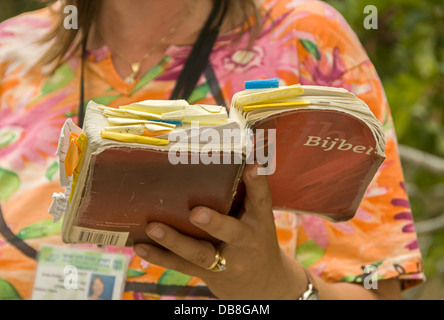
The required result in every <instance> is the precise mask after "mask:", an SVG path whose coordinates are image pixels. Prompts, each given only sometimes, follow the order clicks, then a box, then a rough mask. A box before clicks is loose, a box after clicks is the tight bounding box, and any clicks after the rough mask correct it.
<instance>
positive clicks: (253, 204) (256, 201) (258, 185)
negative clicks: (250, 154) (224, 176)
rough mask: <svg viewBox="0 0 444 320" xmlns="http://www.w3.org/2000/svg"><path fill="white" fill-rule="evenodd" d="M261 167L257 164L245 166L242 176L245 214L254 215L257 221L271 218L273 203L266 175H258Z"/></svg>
mask: <svg viewBox="0 0 444 320" xmlns="http://www.w3.org/2000/svg"><path fill="white" fill-rule="evenodd" d="M261 167H262V166H261V165H259V164H254V165H247V166H246V167H245V170H244V172H243V176H242V179H243V181H244V183H245V188H246V196H245V203H244V206H245V211H246V213H247V214H248V213H249V212H252V213H254V215H255V216H256V217H257V218H259V219H261V218H265V217H269V218H270V217H273V214H272V207H273V203H272V196H271V190H270V186H269V184H268V178H267V176H266V175H259V174H258V169H260V168H261ZM269 218H268V219H269Z"/></svg>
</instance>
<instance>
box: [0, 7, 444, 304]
mask: <svg viewBox="0 0 444 320" xmlns="http://www.w3.org/2000/svg"><path fill="white" fill-rule="evenodd" d="M93 1H95V0H93ZM325 2H327V3H329V4H330V5H332V6H333V7H335V8H336V9H337V10H338V11H339V12H340V13H341V14H342V15H343V16H344V17H345V19H346V20H347V21H348V23H349V24H350V25H351V27H352V28H353V30H354V31H355V32H356V33H357V35H358V37H359V38H360V40H361V42H362V44H363V46H364V47H365V49H366V50H367V53H368V55H369V56H370V59H371V60H372V62H373V63H374V65H375V67H376V69H377V71H378V73H379V76H380V78H381V80H382V82H383V85H384V88H385V90H386V94H387V98H388V101H389V103H390V106H391V109H392V114H393V118H394V121H395V128H396V132H397V135H398V140H399V143H400V144H404V145H408V146H412V147H415V148H417V149H419V150H422V151H425V152H428V153H431V154H435V155H437V156H440V157H444V2H443V0H421V1H418V0H390V1H387V0H372V1H364V0H326V1H325ZM367 5H373V6H375V7H376V9H377V19H378V27H377V29H368V30H367V29H366V28H365V27H364V24H363V22H364V19H365V18H366V17H367V16H368V13H367V14H366V13H364V8H365V6H367ZM41 6H42V4H41V2H40V1H37V0H2V1H1V2H0V21H3V20H5V19H7V18H9V17H11V16H14V15H16V14H18V13H20V12H23V11H29V10H34V9H36V8H38V7H41ZM403 165H404V173H405V176H406V184H407V189H408V191H409V195H410V200H411V204H412V211H413V214H414V217H415V221H417V222H421V221H424V220H428V219H431V218H434V217H437V216H439V215H444V175H443V174H441V175H440V174H436V173H433V172H431V171H430V170H427V169H426V168H422V167H418V166H415V165H412V164H410V163H404V162H403ZM419 243H420V247H421V251H422V253H423V257H424V268H425V273H426V275H427V277H428V279H429V281H428V282H430V281H431V280H433V281H435V283H436V284H437V285H435V286H432V289H430V290H432V291H433V290H434V292H433V293H431V294H430V296H428V295H427V294H425V293H424V289H417V291H416V292H414V294H411V295H410V296H409V297H412V298H423V297H425V298H440V299H443V298H444V289H443V288H444V285H443V283H444V281H443V279H444V230H443V229H442V228H441V229H437V230H435V231H433V232H430V233H426V234H420V235H419ZM435 287H436V288H435Z"/></svg>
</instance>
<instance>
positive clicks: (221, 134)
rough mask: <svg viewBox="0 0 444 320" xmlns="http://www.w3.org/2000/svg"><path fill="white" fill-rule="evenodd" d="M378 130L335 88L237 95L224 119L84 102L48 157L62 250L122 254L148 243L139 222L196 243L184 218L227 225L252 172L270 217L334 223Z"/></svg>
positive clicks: (367, 176)
mask: <svg viewBox="0 0 444 320" xmlns="http://www.w3.org/2000/svg"><path fill="white" fill-rule="evenodd" d="M384 145H385V139H384V134H383V129H382V125H381V123H380V122H379V121H378V120H377V119H376V118H375V116H374V115H373V114H372V112H371V111H370V109H369V108H368V106H367V105H366V104H365V103H364V102H363V101H362V100H360V99H359V98H357V97H356V96H355V95H354V94H352V93H350V92H348V91H347V90H345V89H341V88H332V87H321V86H305V85H304V86H301V85H292V86H280V87H279V86H278V87H275V88H261V89H246V90H244V91H241V92H238V93H236V94H235V95H234V96H233V98H232V103H231V108H230V112H227V110H226V109H225V107H222V106H215V105H199V104H195V105H189V104H188V103H187V102H186V101H185V100H173V101H169V100H165V101H163V100H146V101H141V102H138V103H133V104H130V105H126V106H121V107H119V108H110V107H107V106H103V105H98V104H96V103H94V102H92V101H91V102H90V103H89V104H88V106H87V110H86V115H85V122H84V127H83V129H80V128H78V127H76V126H75V125H74V123H73V122H72V121H71V120H70V119H68V121H67V122H66V123H65V126H64V128H63V129H62V132H61V136H60V140H59V149H58V154H59V158H60V175H61V184H62V186H64V187H65V189H66V192H65V193H64V194H62V193H60V194H54V196H53V204H52V205H51V209H50V212H51V213H53V214H54V215H55V216H56V217H57V219H59V218H60V217H61V216H62V215H63V214H64V217H63V219H64V221H63V230H62V236H63V241H64V242H66V243H93V244H101V245H115V246H132V245H134V244H135V243H140V242H152V241H151V240H150V239H149V238H148V236H147V235H146V233H145V228H146V226H147V224H148V223H149V222H153V221H159V222H162V223H166V224H168V225H170V226H172V227H173V228H176V229H177V230H179V231H180V232H182V233H184V234H187V235H190V236H193V237H196V238H199V239H204V240H208V241H216V239H213V238H212V237H211V236H209V235H208V234H206V233H205V232H203V231H202V230H200V229H199V228H197V227H195V226H193V225H192V224H191V223H190V222H189V213H190V210H191V209H192V208H193V207H196V206H207V207H210V208H212V209H214V210H217V211H218V212H220V213H221V214H228V215H233V216H236V215H237V214H238V213H239V212H240V211H241V209H242V205H243V199H244V193H245V187H244V185H243V183H242V172H243V170H244V168H245V165H246V164H248V163H254V162H259V163H261V164H262V167H260V168H258V170H261V171H260V172H258V173H259V174H264V175H267V178H268V182H269V185H270V189H271V194H272V201H273V208H274V209H276V210H287V211H288V210H289V211H293V212H295V213H297V214H311V215H318V216H322V217H324V218H326V219H328V220H331V221H334V222H340V221H347V220H349V219H351V218H353V216H354V215H355V213H356V211H357V209H358V207H359V205H360V203H361V201H362V199H363V197H364V195H365V192H366V190H367V188H368V186H369V184H370V183H371V181H372V179H373V178H374V176H375V175H376V172H377V170H378V168H379V167H380V165H381V164H382V162H383V161H384V159H385V154H384Z"/></svg>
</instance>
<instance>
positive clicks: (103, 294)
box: [32, 245, 129, 300]
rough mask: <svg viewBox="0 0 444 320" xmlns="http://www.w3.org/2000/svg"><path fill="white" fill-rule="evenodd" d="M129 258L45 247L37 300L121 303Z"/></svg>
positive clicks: (40, 259)
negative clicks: (111, 301)
mask: <svg viewBox="0 0 444 320" xmlns="http://www.w3.org/2000/svg"><path fill="white" fill-rule="evenodd" d="M128 263H129V256H127V255H125V254H120V253H109V252H104V251H101V250H100V249H91V248H86V249H85V248H77V247H71V246H52V245H44V246H42V247H41V249H40V252H39V256H38V264H37V270H36V278H35V282H34V290H33V294H32V299H33V300H120V299H121V298H122V294H123V290H124V285H125V280H126V273H127V270H128Z"/></svg>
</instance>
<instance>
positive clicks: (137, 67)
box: [131, 62, 140, 75]
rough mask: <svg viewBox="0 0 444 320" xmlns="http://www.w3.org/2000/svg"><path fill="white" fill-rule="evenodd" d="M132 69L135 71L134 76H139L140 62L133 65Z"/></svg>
mask: <svg viewBox="0 0 444 320" xmlns="http://www.w3.org/2000/svg"><path fill="white" fill-rule="evenodd" d="M131 69H132V70H133V74H134V75H137V74H138V73H139V71H140V62H135V63H131Z"/></svg>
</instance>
